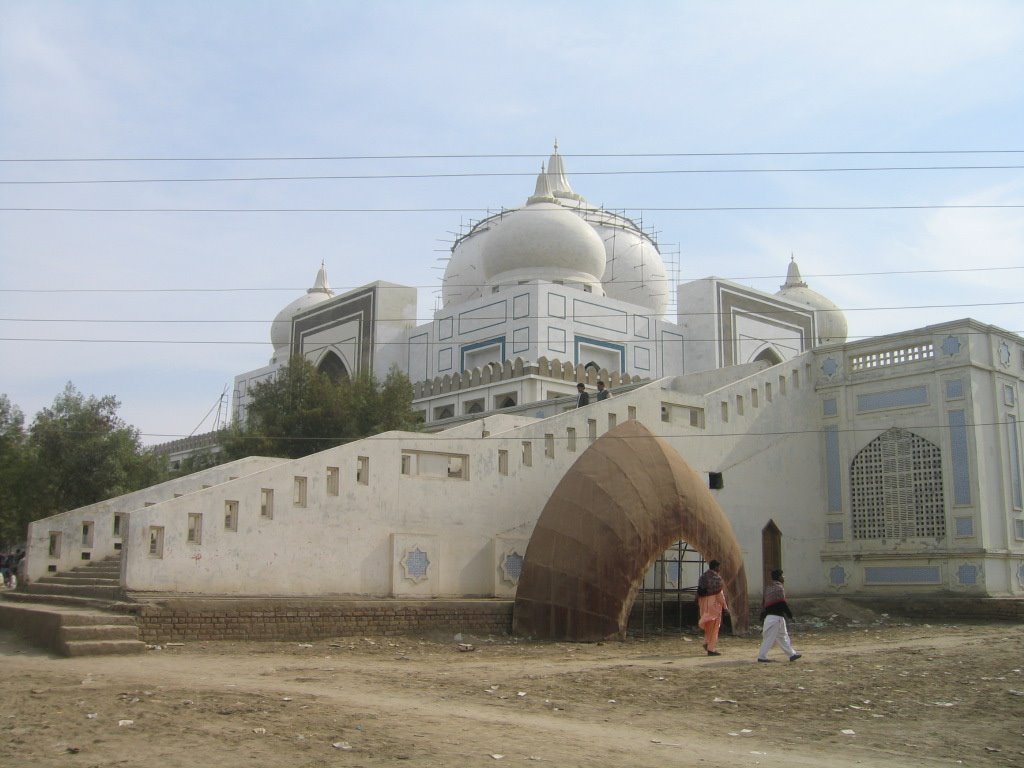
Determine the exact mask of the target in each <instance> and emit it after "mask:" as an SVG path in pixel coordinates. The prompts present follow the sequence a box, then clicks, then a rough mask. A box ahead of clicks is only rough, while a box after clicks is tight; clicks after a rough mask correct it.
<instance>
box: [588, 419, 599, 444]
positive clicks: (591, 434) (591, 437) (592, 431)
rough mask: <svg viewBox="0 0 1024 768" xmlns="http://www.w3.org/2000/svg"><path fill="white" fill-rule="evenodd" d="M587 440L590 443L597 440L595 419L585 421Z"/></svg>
mask: <svg viewBox="0 0 1024 768" xmlns="http://www.w3.org/2000/svg"><path fill="white" fill-rule="evenodd" d="M587 440H588V441H589V442H591V443H593V442H594V441H595V440H597V419H587Z"/></svg>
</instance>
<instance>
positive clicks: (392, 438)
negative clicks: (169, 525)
mask: <svg viewBox="0 0 1024 768" xmlns="http://www.w3.org/2000/svg"><path fill="white" fill-rule="evenodd" d="M566 383H572V382H566ZM572 397H574V396H569V397H568V398H565V399H567V400H569V399H572ZM553 402H554V401H551V400H540V401H537V402H534V403H530V405H531V406H537V407H541V406H543V405H545V404H551V403H553ZM587 407H589V406H584V409H585V408H587ZM578 410H580V409H578ZM474 415H475V416H478V417H481V418H487V417H488V416H491V415H500V411H496V412H490V413H482V414H474ZM964 426H965V427H968V428H971V429H976V428H982V427H984V428H992V427H996V428H1003V427H1006V423H1005V422H1002V421H979V422H971V423H969V424H965V425H964ZM914 429H915V430H917V429H941V430H949V429H951V427H950V426H949V424H930V425H925V424H921V425H915V427H914ZM884 431H885V430H884V429H880V428H879V427H878V426H877V425H873V426H866V427H839V428H836V429H835V430H830V432H838V433H844V434H858V433H868V434H873V433H878V432H884ZM825 432H826V430H825V429H824V428H822V429H783V430H769V431H765V432H748V431H742V432H709V431H708V430H706V429H704V430H698V431H693V432H686V433H685V434H680V433H677V432H676V433H652V434H653V436H654V437H658V438H662V439H664V440H671V439H675V438H692V437H698V438H703V439H714V438H728V437H746V438H752V437H786V436H793V435H812V434H820V435H824V434H825ZM139 435H140V436H143V437H161V438H172V439H179V438H184V437H191V435H175V434H164V433H159V432H140V433H139ZM434 435H435V433H431V432H423V433H413V434H404V435H388V434H380V435H370V436H366V435H362V436H341V437H339V436H327V437H306V436H295V437H286V436H283V435H262V434H254V433H251V432H241V433H236V434H234V435H233V437H239V438H242V439H244V440H280V441H296V442H299V441H302V442H326V441H331V442H341V443H351V442H355V441H357V440H380V441H387V442H396V441H398V442H412V441H415V440H417V439H426V440H434V439H436V438H435V437H434ZM553 437H554V439H555V440H557V441H559V442H564V441H567V440H571V439H572V438H570V437H568V436H567V435H553ZM543 439H544V437H543V436H537V437H532V438H531V437H527V436H526V435H524V434H522V433H517V434H516V435H513V436H504V435H488V436H486V437H483V436H476V435H466V436H460V437H459V440H474V441H480V442H483V441H488V442H495V443H505V442H512V443H515V444H516V445H518V444H520V443H521V442H523V441H524V440H537V441H540V440H543ZM581 439H582V440H586V439H587V438H586V437H585V436H584V437H583V438H580V437H579V436H577V438H576V440H577V441H579V440H581ZM615 439H617V440H648V439H650V436H649V435H635V436H625V435H624V436H622V437H616V438H615Z"/></svg>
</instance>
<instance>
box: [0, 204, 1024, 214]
mask: <svg viewBox="0 0 1024 768" xmlns="http://www.w3.org/2000/svg"><path fill="white" fill-rule="evenodd" d="M1021 208H1024V203H998V204H997V203H979V204H944V203H935V204H931V203H924V204H918V205H708V206H677V207H664V206H658V207H655V206H618V207H617V208H616V210H623V211H639V212H641V213H716V212H724V213H774V212H779V213H785V212H791V213H816V212H817V213H821V212H824V213H827V212H830V211H835V212H838V211H934V210H953V211H955V210H963V211H973V210H1001V209H1006V210H1016V209H1021ZM508 210H509V212H511V211H513V210H515V211H516V212H517V213H530V212H531V211H530V208H528V207H526V208H517V209H508ZM567 210H573V209H567ZM0 212H5V213H477V214H485V215H487V214H490V213H492V212H493V209H491V208H480V207H477V206H464V207H461V208H83V207H37V206H33V207H29V206H8V207H3V208H0Z"/></svg>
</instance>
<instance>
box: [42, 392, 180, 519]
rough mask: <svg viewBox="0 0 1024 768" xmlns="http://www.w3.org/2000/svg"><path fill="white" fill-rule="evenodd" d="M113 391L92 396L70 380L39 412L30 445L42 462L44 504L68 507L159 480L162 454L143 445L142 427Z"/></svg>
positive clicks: (50, 510) (51, 510)
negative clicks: (121, 412) (124, 412)
mask: <svg viewBox="0 0 1024 768" xmlns="http://www.w3.org/2000/svg"><path fill="white" fill-rule="evenodd" d="M120 405H121V404H120V403H119V402H118V401H117V399H116V398H115V397H113V396H112V395H106V396H104V397H101V398H97V397H95V396H91V395H90V396H89V397H86V396H85V395H83V394H82V393H81V392H79V391H78V390H77V389H75V387H74V385H72V384H71V383H70V382H68V384H67V386H66V387H65V388H64V391H63V392H62V393H61V394H59V395H57V397H56V398H54V401H53V405H52V406H51V407H49V408H44V409H43V410H41V411H40V412H39V413H38V414H36V418H35V420H34V421H33V422H32V426H31V428H30V429H29V445H30V447H31V449H32V452H33V459H34V461H35V462H36V463H37V464H38V467H39V468H40V470H41V471H40V472H39V473H38V474H37V480H38V481H39V485H38V488H37V491H38V492H37V494H36V500H37V501H38V502H39V504H37V507H38V506H44V507H46V508H47V509H45V511H44V515H45V514H53V513H56V512H63V511H65V510H68V509H75V508H77V507H81V506H84V505H86V504H93V503H95V502H97V501H102V500H103V499H108V498H111V497H113V496H119V495H121V494H124V493H128V492H130V491H134V490H137V489H139V488H144V487H146V486H148V485H152V484H154V483H157V482H159V481H160V480H162V479H163V477H164V470H163V468H162V460H161V459H160V458H159V457H157V456H154V455H153V454H151V453H149V452H145V451H143V449H142V444H141V441H140V440H139V433H138V430H136V429H135V428H134V427H131V426H129V425H128V424H126V423H125V422H124V421H123V420H122V419H121V418H120V417H119V416H118V415H117V409H118V407H120Z"/></svg>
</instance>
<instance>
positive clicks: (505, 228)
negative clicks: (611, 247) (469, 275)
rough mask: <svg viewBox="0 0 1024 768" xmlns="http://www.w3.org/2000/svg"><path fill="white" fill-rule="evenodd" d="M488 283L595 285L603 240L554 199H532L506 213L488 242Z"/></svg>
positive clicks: (483, 264) (485, 273)
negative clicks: (557, 282) (531, 280)
mask: <svg viewBox="0 0 1024 768" xmlns="http://www.w3.org/2000/svg"><path fill="white" fill-rule="evenodd" d="M481 255H482V259H481V267H482V268H483V278H484V282H485V283H487V284H488V285H498V284H499V283H502V282H509V281H513V282H514V281H517V280H526V279H541V280H551V281H555V280H562V281H571V282H580V283H586V284H588V285H591V286H593V285H594V284H597V283H599V282H600V280H601V275H602V274H603V273H604V264H605V253H604V243H603V242H601V238H600V237H599V236H598V234H597V233H596V232H595V231H594V229H593V228H592V227H591V226H590V225H588V224H587V223H586V222H585V221H583V220H582V219H581V218H580V217H579V216H577V215H576V214H574V213H573V212H572V211H571V210H569V209H567V208H563V207H562V206H560V205H558V204H556V203H548V202H538V203H529V204H527V205H526V207H524V208H520V209H519V210H517V211H512V212H511V213H509V214H507V215H505V216H504V217H503V218H502V219H501V221H500V222H499V223H498V225H497V226H496V227H494V228H493V231H492V232H491V235H490V237H489V238H488V239H487V242H486V243H484V247H483V252H482V254H481Z"/></svg>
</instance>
